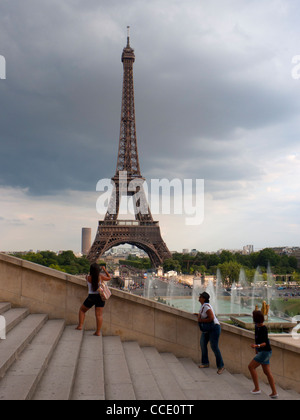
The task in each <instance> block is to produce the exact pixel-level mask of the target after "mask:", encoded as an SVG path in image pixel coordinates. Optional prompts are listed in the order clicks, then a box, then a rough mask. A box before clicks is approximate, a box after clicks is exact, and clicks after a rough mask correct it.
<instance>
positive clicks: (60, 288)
mask: <svg viewBox="0 0 300 420" xmlns="http://www.w3.org/2000/svg"><path fill="white" fill-rule="evenodd" d="M111 291H112V297H111V298H110V299H109V300H108V302H107V303H106V305H105V308H104V321H103V334H104V335H119V336H120V337H121V339H122V340H124V341H125V340H136V341H138V342H139V344H140V345H144V346H155V347H156V348H157V350H158V351H160V352H172V353H174V354H175V355H177V356H180V357H191V358H192V359H193V360H195V361H196V362H200V358H201V352H200V348H199V341H200V331H199V328H198V325H197V320H196V316H195V315H193V314H190V313H187V312H184V311H180V310H178V309H174V308H171V307H168V306H166V305H163V304H160V303H157V302H154V301H151V300H148V299H144V298H142V297H139V296H135V295H133V294H130V293H126V292H122V291H120V290H117V289H113V288H112V289H111ZM86 296H87V287H86V283H85V281H84V280H82V279H81V278H78V277H75V276H71V275H68V274H65V273H62V272H59V271H56V270H52V269H50V268H47V267H43V266H40V265H37V264H33V263H30V262H28V261H25V260H21V259H18V258H15V257H12V256H8V255H5V254H0V301H9V302H11V303H12V305H13V306H23V307H28V308H29V309H30V311H31V312H32V313H47V314H48V315H49V317H50V318H64V319H65V320H66V323H67V324H77V321H78V311H79V308H80V306H81V304H82V302H83V301H84V299H85V298H86ZM95 325H96V323H95V316H94V310H93V309H91V310H90V311H89V312H88V313H87V316H86V324H85V327H86V328H87V329H94V328H95ZM270 339H271V344H272V349H273V355H272V361H271V367H272V372H273V374H274V377H275V380H276V382H277V383H278V384H280V385H281V386H283V387H286V388H292V389H295V390H297V391H298V392H300V339H299V340H295V339H293V338H291V337H289V336H285V337H282V336H280V337H279V336H277V337H274V336H270ZM253 341H254V335H253V332H251V331H246V330H242V329H240V328H237V327H234V326H232V325H227V324H224V323H222V334H221V339H220V348H221V351H222V355H223V359H224V362H225V365H226V368H227V369H228V370H229V371H230V372H236V373H244V374H246V375H247V376H249V373H248V368H247V366H248V364H249V362H250V361H251V359H252V358H253V356H254V354H253V349H251V347H250V344H251V343H253ZM210 360H211V364H212V366H214V365H215V360H214V357H213V356H212V354H211V352H210ZM260 374H261V372H260ZM261 377H262V378H264V376H263V375H262V374H261Z"/></svg>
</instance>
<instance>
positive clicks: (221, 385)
mask: <svg viewBox="0 0 300 420" xmlns="http://www.w3.org/2000/svg"><path fill="white" fill-rule="evenodd" d="M0 315H2V316H4V318H5V321H6V338H5V339H3V340H0V400H152V401H156V400H220V399H224V400H249V399H250V400H258V399H259V400H261V399H267V400H270V398H269V397H268V395H269V394H270V390H269V387H268V385H266V384H263V383H262V384H261V387H262V393H261V394H260V395H257V396H254V395H252V394H251V393H250V390H251V389H252V388H253V385H252V381H251V380H249V379H247V378H246V377H245V376H243V375H240V374H239V375H237V374H234V375H233V374H230V373H229V372H228V371H226V370H225V372H224V373H223V374H222V375H217V374H216V369H211V368H209V369H199V368H198V366H197V365H196V364H195V363H194V362H193V361H192V360H191V359H186V358H177V357H175V356H174V355H173V354H171V353H159V352H158V351H157V350H156V349H155V348H154V347H140V346H139V345H138V343H137V342H133V341H130V342H121V340H120V338H119V337H118V336H105V337H103V336H101V337H95V336H94V335H93V332H92V331H78V330H75V326H66V325H65V322H64V320H49V319H48V316H47V315H45V314H30V313H29V311H28V309H26V308H12V307H11V305H10V304H9V303H0ZM278 392H279V399H288V400H292V399H298V400H300V395H299V394H298V393H296V392H294V391H291V390H283V389H280V387H278Z"/></svg>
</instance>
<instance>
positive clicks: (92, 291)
mask: <svg viewBox="0 0 300 420" xmlns="http://www.w3.org/2000/svg"><path fill="white" fill-rule="evenodd" d="M101 269H103V271H104V273H105V275H104V274H101ZM108 280H110V275H109V274H108V272H107V271H106V268H105V267H104V266H101V267H100V266H99V265H98V264H97V263H94V264H92V265H91V266H90V274H89V275H88V276H86V282H87V286H88V291H89V295H88V297H87V298H86V299H85V301H84V302H83V304H82V305H81V307H80V309H79V322H78V326H77V327H76V329H77V330H82V328H83V323H84V320H85V313H86V312H87V311H88V310H89V309H90V308H91V307H92V306H94V305H95V316H96V324H97V328H96V332H95V333H94V335H97V336H100V334H101V327H102V322H103V308H104V305H105V302H104V301H103V300H102V299H101V296H100V294H99V292H98V288H99V285H100V282H102V281H108Z"/></svg>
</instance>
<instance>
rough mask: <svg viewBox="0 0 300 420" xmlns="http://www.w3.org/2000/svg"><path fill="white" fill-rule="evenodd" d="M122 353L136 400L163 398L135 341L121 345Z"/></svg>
mask: <svg viewBox="0 0 300 420" xmlns="http://www.w3.org/2000/svg"><path fill="white" fill-rule="evenodd" d="M123 348H124V353H125V357H126V361H127V365H128V369H129V373H130V376H131V380H132V384H133V388H134V392H135V396H136V399H137V400H162V399H163V396H162V393H161V392H160V390H159V387H158V385H157V383H156V381H155V378H154V376H153V374H152V372H151V369H150V368H149V365H148V362H147V360H146V358H145V355H144V353H143V351H142V349H141V347H140V346H139V345H138V343H137V342H135V341H127V342H124V343H123Z"/></svg>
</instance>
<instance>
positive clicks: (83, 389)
mask: <svg viewBox="0 0 300 420" xmlns="http://www.w3.org/2000/svg"><path fill="white" fill-rule="evenodd" d="M71 399H72V400H105V392H104V367H103V338H102V336H100V337H97V336H94V335H93V332H92V331H85V332H84V335H83V341H82V346H81V351H80V355H79V360H78V367H77V372H76V378H75V384H74V388H73V394H72V397H71Z"/></svg>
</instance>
